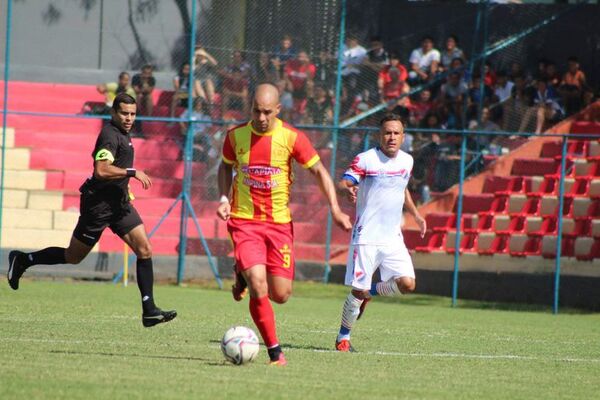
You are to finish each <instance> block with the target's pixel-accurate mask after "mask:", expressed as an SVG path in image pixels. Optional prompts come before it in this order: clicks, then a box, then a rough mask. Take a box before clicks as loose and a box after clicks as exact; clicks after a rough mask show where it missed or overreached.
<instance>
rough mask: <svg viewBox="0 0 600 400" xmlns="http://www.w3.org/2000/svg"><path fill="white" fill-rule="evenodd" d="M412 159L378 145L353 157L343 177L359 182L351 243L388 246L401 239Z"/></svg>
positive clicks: (402, 153) (403, 153)
mask: <svg viewBox="0 0 600 400" xmlns="http://www.w3.org/2000/svg"><path fill="white" fill-rule="evenodd" d="M412 168H413V158H412V156H411V155H410V154H407V153H405V152H403V151H402V150H400V151H399V152H398V154H397V155H396V157H394V158H389V157H388V156H386V155H385V154H384V153H383V152H382V151H381V150H380V149H379V147H377V148H373V149H370V150H367V151H365V152H364V153H360V154H359V155H357V156H356V158H354V161H352V164H351V165H350V168H348V170H347V171H346V172H345V173H344V176H343V179H346V180H349V181H351V182H353V183H355V184H358V187H359V189H358V194H357V200H356V220H355V223H354V229H353V230H352V244H354V245H358V244H360V245H362V244H367V245H391V244H396V243H398V242H399V241H400V242H403V238H402V232H401V230H400V227H401V225H402V210H403V208H404V191H405V189H406V185H407V184H408V180H409V179H410V175H411V171H412Z"/></svg>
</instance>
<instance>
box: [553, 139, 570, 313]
mask: <svg viewBox="0 0 600 400" xmlns="http://www.w3.org/2000/svg"><path fill="white" fill-rule="evenodd" d="M561 155H562V158H561V160H560V183H559V188H558V190H559V191H558V215H557V216H556V218H557V221H558V230H557V232H556V260H555V263H554V264H555V265H554V304H553V306H552V312H553V313H554V314H558V295H559V291H560V257H561V253H562V232H563V219H562V216H563V207H564V203H565V198H564V195H565V172H566V169H567V135H564V136H563V142H562V152H561Z"/></svg>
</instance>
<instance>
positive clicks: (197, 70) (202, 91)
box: [194, 46, 218, 108]
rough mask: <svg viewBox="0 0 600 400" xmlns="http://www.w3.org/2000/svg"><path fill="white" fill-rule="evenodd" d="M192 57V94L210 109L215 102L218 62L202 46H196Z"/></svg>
mask: <svg viewBox="0 0 600 400" xmlns="http://www.w3.org/2000/svg"><path fill="white" fill-rule="evenodd" d="M194 55H195V65H194V92H195V95H196V96H198V97H200V98H201V99H203V100H204V102H207V103H208V106H209V108H211V107H212V104H213V103H214V101H215V86H216V84H215V83H216V81H217V78H218V72H217V65H218V62H217V60H215V58H214V57H213V56H212V55H210V54H209V53H208V52H207V51H206V50H205V49H204V48H203V47H202V46H196V52H195V53H194Z"/></svg>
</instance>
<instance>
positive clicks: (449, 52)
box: [439, 35, 465, 71]
mask: <svg viewBox="0 0 600 400" xmlns="http://www.w3.org/2000/svg"><path fill="white" fill-rule="evenodd" d="M457 46H458V38H457V37H456V36H455V35H450V36H448V38H447V39H446V46H445V48H444V50H443V51H442V54H441V57H440V65H439V69H440V71H447V70H448V69H450V66H451V64H452V60H454V59H455V58H458V59H460V60H461V61H464V60H465V53H464V52H463V51H462V50H461V49H460V48H458V47H457Z"/></svg>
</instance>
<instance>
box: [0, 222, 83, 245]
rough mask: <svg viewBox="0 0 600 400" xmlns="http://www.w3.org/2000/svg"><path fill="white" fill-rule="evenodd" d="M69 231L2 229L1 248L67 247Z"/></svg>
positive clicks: (69, 237) (69, 238) (69, 236)
mask: <svg viewBox="0 0 600 400" xmlns="http://www.w3.org/2000/svg"><path fill="white" fill-rule="evenodd" d="M72 233H73V232H72V231H71V230H68V231H57V230H54V229H21V228H5V227H3V228H2V247H4V248H11V249H13V248H24V249H27V248H32V247H35V248H38V249H42V248H44V247H50V246H60V247H67V246H68V245H69V241H70V240H71V234H72Z"/></svg>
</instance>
